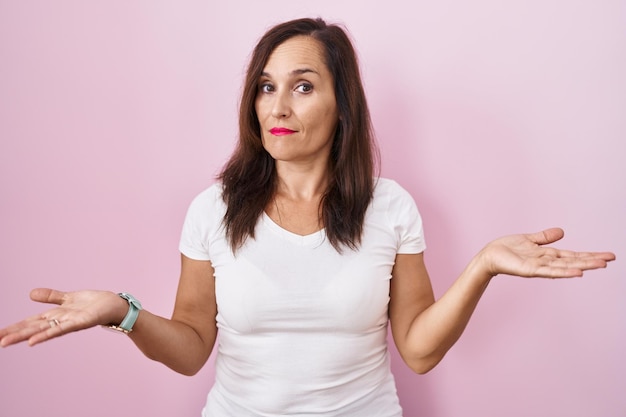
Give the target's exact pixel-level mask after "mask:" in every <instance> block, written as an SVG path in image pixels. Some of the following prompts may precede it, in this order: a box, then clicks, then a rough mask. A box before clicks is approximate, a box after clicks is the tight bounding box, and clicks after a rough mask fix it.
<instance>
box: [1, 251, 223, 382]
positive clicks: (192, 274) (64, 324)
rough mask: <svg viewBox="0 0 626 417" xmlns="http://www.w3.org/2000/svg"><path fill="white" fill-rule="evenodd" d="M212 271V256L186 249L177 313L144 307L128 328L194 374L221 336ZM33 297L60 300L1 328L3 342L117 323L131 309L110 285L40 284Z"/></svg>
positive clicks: (157, 356)
mask: <svg viewBox="0 0 626 417" xmlns="http://www.w3.org/2000/svg"><path fill="white" fill-rule="evenodd" d="M213 272H214V271H213V267H212V266H211V263H210V262H209V261H196V260H192V259H190V258H187V257H186V256H184V255H182V266H181V274H180V281H179V284H178V292H177V295H176V304H175V307H174V313H173V315H172V318H171V319H166V318H163V317H159V316H157V315H154V314H152V313H150V312H148V311H146V310H141V311H140V312H139V317H138V318H137V321H136V322H135V325H134V326H133V331H132V332H131V333H129V336H130V338H131V339H132V340H133V342H135V344H136V345H137V347H139V349H140V350H141V351H142V352H143V353H144V354H145V355H146V356H147V357H149V358H151V359H154V360H156V361H159V362H162V363H163V364H165V365H166V366H168V367H170V368H171V369H173V370H175V371H176V372H179V373H182V374H185V375H193V374H195V373H196V372H198V371H199V370H200V369H201V368H202V366H203V365H204V364H205V362H206V360H207V359H208V357H209V355H210V354H211V351H212V350H213V345H214V343H215V339H216V336H217V326H216V322H215V317H216V315H217V304H216V301H215V282H214V277H213ZM31 298H32V299H33V300H34V301H39V302H43V303H51V304H58V306H57V307H55V308H52V309H51V310H48V311H46V312H45V313H43V314H40V315H37V316H33V317H30V318H28V319H26V320H23V321H21V322H19V323H16V324H14V325H11V326H9V327H7V328H5V329H0V346H3V347H4V346H8V345H11V344H15V343H19V342H22V341H28V343H29V344H30V345H35V344H37V343H41V342H44V341H46V340H49V339H52V338H54V337H58V336H62V335H64V334H67V333H70V332H74V331H78V330H83V329H87V328H90V327H93V326H97V325H108V324H110V323H115V324H118V323H120V322H121V321H122V320H123V319H124V316H125V315H126V313H127V312H128V303H127V302H126V301H125V300H123V299H122V298H120V297H119V296H118V295H117V294H115V293H113V292H109V291H90V290H86V291H75V292H61V291H56V290H51V289H44V288H39V289H35V290H33V291H32V292H31ZM55 320H56V321H57V323H58V325H56V323H55Z"/></svg>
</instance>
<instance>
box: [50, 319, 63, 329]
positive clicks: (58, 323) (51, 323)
mask: <svg viewBox="0 0 626 417" xmlns="http://www.w3.org/2000/svg"><path fill="white" fill-rule="evenodd" d="M48 324H49V325H50V327H51V328H52V327H56V326H58V325H60V324H61V322H60V321H59V320H57V319H52V320H48Z"/></svg>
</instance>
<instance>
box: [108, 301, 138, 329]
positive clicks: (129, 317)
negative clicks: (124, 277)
mask: <svg viewBox="0 0 626 417" xmlns="http://www.w3.org/2000/svg"><path fill="white" fill-rule="evenodd" d="M118 295H119V296H120V297H122V298H123V299H124V300H126V301H128V313H126V317H124V320H122V322H121V323H120V324H119V325H115V324H110V325H109V326H108V327H109V329H113V330H117V331H120V332H123V333H126V334H128V333H130V332H132V331H133V325H134V324H135V322H136V321H137V317H139V311H140V310H142V307H141V303H140V302H139V300H137V299H136V298H135V297H133V296H132V295H130V294H129V293H127V292H121V293H119V294H118Z"/></svg>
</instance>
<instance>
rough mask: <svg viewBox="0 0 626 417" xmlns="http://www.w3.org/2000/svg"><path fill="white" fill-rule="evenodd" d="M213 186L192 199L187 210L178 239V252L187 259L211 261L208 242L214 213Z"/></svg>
mask: <svg viewBox="0 0 626 417" xmlns="http://www.w3.org/2000/svg"><path fill="white" fill-rule="evenodd" d="M215 191H216V190H215V186H213V187H211V188H209V189H207V190H205V191H203V192H202V193H200V194H199V195H198V196H196V198H194V199H193V201H192V202H191V204H190V205H189V208H188V210H187V215H186V216H185V221H184V222H183V230H182V233H181V237H180V244H179V250H180V252H181V253H182V254H183V255H185V256H186V257H188V258H191V259H195V260H198V261H209V260H211V254H210V252H209V241H210V234H211V228H212V223H214V222H215V221H214V219H212V217H214V216H215V215H216V213H215V211H216V210H215V209H216V207H215V204H214V203H215Z"/></svg>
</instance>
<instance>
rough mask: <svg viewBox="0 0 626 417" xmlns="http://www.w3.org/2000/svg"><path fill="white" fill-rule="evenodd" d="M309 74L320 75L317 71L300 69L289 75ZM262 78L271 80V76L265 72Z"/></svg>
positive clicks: (290, 72)
mask: <svg viewBox="0 0 626 417" xmlns="http://www.w3.org/2000/svg"><path fill="white" fill-rule="evenodd" d="M309 72H311V73H313V74H317V75H319V72H317V71H315V70H314V69H311V68H298V69H295V70H293V71H289V75H291V76H294V75H302V74H306V73H309ZM261 77H268V78H271V75H270V73H269V72H266V71H263V72H262V73H261Z"/></svg>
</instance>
